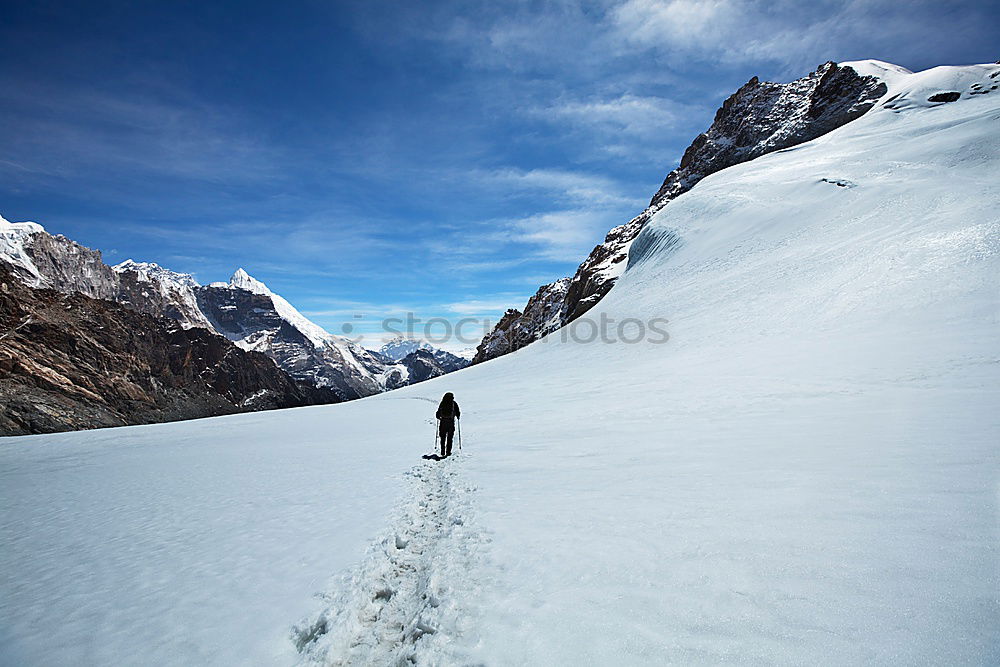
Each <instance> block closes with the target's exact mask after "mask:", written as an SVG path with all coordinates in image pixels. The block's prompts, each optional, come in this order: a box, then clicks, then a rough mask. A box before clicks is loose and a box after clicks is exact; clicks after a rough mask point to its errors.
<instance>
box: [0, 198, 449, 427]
mask: <svg viewBox="0 0 1000 667" xmlns="http://www.w3.org/2000/svg"><path fill="white" fill-rule="evenodd" d="M0 266H3V267H5V269H6V272H5V275H6V276H7V277H8V278H9V279H13V280H17V281H19V282H21V283H23V284H24V285H25V286H27V287H30V288H34V289H37V290H45V289H48V290H54V291H56V292H58V293H62V294H78V295H81V296H83V297H87V298H89V299H100V300H105V301H111V302H114V303H116V304H118V305H120V306H123V307H125V308H127V309H130V310H132V311H137V312H138V313H142V314H145V315H150V316H153V317H154V318H165V319H167V320H169V321H170V322H173V323H174V324H173V325H170V323H169V322H168V323H163V325H162V326H163V327H165V328H164V331H166V330H171V331H174V330H176V328H177V327H180V328H181V329H185V330H194V329H199V330H206V331H208V332H210V333H212V334H218V335H219V336H221V337H224V338H225V339H226V341H228V343H229V344H230V346H231V347H235V348H237V349H238V350H241V351H247V352H255V353H261V354H262V355H264V356H265V357H267V358H270V359H271V360H272V361H273V362H274V364H276V366H277V369H280V371H282V372H284V373H285V374H287V376H288V378H289V380H288V382H289V383H290V384H291V385H292V386H296V385H299V386H301V387H305V388H307V389H315V390H318V393H317V392H314V391H306V392H305V394H303V396H302V397H300V400H299V401H298V403H297V404H307V403H310V402H317V401H318V402H332V401H345V400H351V399H354V398H360V397H363V396H369V395H372V394H376V393H379V392H382V391H386V390H389V389H395V388H397V387H402V386H405V385H408V384H412V383H414V382H420V381H423V380H426V379H428V378H432V377H437V376H439V375H443V374H445V373H449V372H452V371H454V370H458V369H460V368H463V367H464V366H466V365H468V361H467V360H466V359H462V358H460V357H457V356H455V355H452V354H450V353H448V352H444V351H442V350H437V349H434V348H433V347H431V346H429V345H427V344H426V343H424V344H419V343H415V342H414V341H398V342H396V344H395V345H392V344H389V345H387V346H386V348H385V349H384V352H383V353H380V352H373V351H370V350H367V349H365V348H363V347H361V346H360V345H357V344H355V343H353V342H351V341H350V340H348V339H346V338H343V337H340V336H335V335H333V334H330V333H328V332H327V331H325V330H324V329H323V328H322V327H320V326H318V325H316V324H315V323H313V322H311V321H310V320H309V319H308V318H306V317H305V316H303V315H302V314H301V313H300V312H299V311H298V310H296V309H295V307H294V306H292V305H291V304H290V303H289V302H288V301H286V300H285V299H284V298H282V297H281V296H279V295H278V294H275V293H274V292H272V291H271V290H270V289H268V287H267V286H266V285H264V283H262V282H260V281H258V280H256V279H254V278H253V277H252V276H250V275H249V274H248V273H247V272H246V271H244V270H243V269H238V270H237V271H236V272H235V273H234V274H233V276H232V278H231V279H230V281H229V282H228V283H222V282H217V283H212V284H210V285H200V284H199V283H198V282H197V281H196V280H195V279H194V278H193V277H192V276H191V275H189V274H184V273H177V272H175V271H171V270H169V269H166V268H164V267H161V266H159V265H157V264H153V263H148V262H136V261H133V260H127V261H125V262H122V263H121V264H118V265H116V266H108V265H107V264H105V263H104V262H103V261H102V257H101V253H100V251H98V250H92V249H90V248H86V247H84V246H81V245H79V244H78V243H76V242H74V241H72V240H70V239H68V238H66V237H64V236H60V235H52V234H49V233H48V232H46V231H45V229H44V228H43V227H42V226H41V225H39V224H37V223H34V222H18V223H12V222H8V221H7V220H4V219H3V218H0ZM28 294H29V293H28V292H23V291H17V295H18V297H19V298H20V300H21V301H23V302H25V307H26V308H27V309H28V310H27V311H26V312H30V311H31V306H30V302H31V301H32V298H30V297H29V296H27V295H28ZM39 298H41V297H39ZM46 298H50V297H46ZM64 319H65V318H64ZM116 322H118V323H119V324H124V323H135V322H134V321H133V320H130V319H129V318H124V319H119V320H116ZM77 325H78V327H77V328H79V329H80V330H81V331H84V329H85V325H83V324H82V323H77ZM100 326H108V324H107V323H102V324H101V325H100ZM144 326H148V323H147V324H145V325H144ZM127 334H128V332H124V331H123V332H121V335H122V337H123V338H124V337H127ZM193 335H196V334H193ZM7 342H8V343H9V342H10V341H7ZM0 352H2V350H0ZM10 354H13V353H12V352H11V353H10ZM277 369H276V370H277ZM121 370H122V372H126V370H127V369H121ZM39 372H41V371H39ZM259 389H260V391H264V390H265V389H266V388H265V387H264V386H261V387H260V388H259ZM53 391H55V389H53ZM306 395H308V398H305V396H306ZM240 401H242V399H240ZM240 401H237V402H236V403H234V404H233V406H229V407H234V408H240V407H244V408H247V409H258V407H259V406H260V407H274V405H272V404H270V403H267V402H259V401H258V402H256V403H255V402H250V403H246V404H245V405H244V404H241V403H240ZM290 404H296V399H294V398H288V399H287V400H285V401H284V402H283V403H282V405H285V406H287V405H290ZM226 410H228V407H227V408H226ZM226 410H224V411H226ZM229 411H231V410H229ZM182 413H183V411H182V412H179V413H177V414H182ZM183 414H187V413H183ZM137 415H138V413H136V416H134V419H133V420H132V421H129V419H128V418H127V417H122V418H121V419H124V420H125V421H126V422H128V423H139V422H138V421H135V420H136V419H137V420H139V421H142V420H143V419H145V417H140V416H137ZM202 416H204V415H202ZM164 418H166V417H164ZM119 421H121V420H119ZM37 423H38V424H43V423H48V422H46V421H45V420H41V421H38V422H37ZM68 423H72V424H77V425H76V426H74V427H77V428H78V427H80V426H79V425H78V424H80V423H82V422H81V421H80V420H78V419H76V418H71V419H69V420H68ZM109 423H117V422H115V420H114V419H112V420H111V421H110V422H109V421H108V420H97V421H96V422H94V425H108V424H109ZM39 428H42V426H39ZM29 430H30V429H29Z"/></svg>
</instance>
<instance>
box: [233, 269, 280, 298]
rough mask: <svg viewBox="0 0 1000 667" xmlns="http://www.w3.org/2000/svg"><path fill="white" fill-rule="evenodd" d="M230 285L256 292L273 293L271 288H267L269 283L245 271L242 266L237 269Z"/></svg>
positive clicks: (234, 287)
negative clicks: (266, 283)
mask: <svg viewBox="0 0 1000 667" xmlns="http://www.w3.org/2000/svg"><path fill="white" fill-rule="evenodd" d="M229 286H230V287H232V288H233V289H242V290H246V291H248V292H254V293H255V294H271V290H269V289H268V288H267V285H265V284H264V283H262V282H260V281H259V280H257V279H256V278H254V277H253V276H251V275H250V274H249V273H247V272H246V271H244V270H243V268H242V267H241V268H239V269H236V273H234V274H233V277H232V278H230V279H229Z"/></svg>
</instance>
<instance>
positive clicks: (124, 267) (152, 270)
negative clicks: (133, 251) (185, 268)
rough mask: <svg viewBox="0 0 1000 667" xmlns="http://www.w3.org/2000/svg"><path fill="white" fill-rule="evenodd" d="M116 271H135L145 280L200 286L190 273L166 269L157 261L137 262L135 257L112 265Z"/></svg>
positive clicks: (164, 283) (166, 283) (184, 285)
mask: <svg viewBox="0 0 1000 667" xmlns="http://www.w3.org/2000/svg"><path fill="white" fill-rule="evenodd" d="M111 268H112V269H113V270H114V271H115V273H124V272H126V271H134V272H135V273H136V274H138V276H139V280H141V281H143V282H159V283H161V284H163V285H176V286H183V287H190V288H195V287H198V286H199V285H198V281H196V280H195V279H194V276H192V275H191V274H190V273H178V272H177V271H171V270H170V269H165V268H163V267H162V266H160V265H159V264H156V263H155V262H137V261H135V260H133V259H126V260H125V261H124V262H121V263H120V264H115V265H114V266H112V267H111Z"/></svg>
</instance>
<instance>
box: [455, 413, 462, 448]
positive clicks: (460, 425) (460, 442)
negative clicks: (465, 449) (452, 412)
mask: <svg viewBox="0 0 1000 667" xmlns="http://www.w3.org/2000/svg"><path fill="white" fill-rule="evenodd" d="M455 421H456V422H458V451H462V418H461V417H459V418H458V419H456V420H455Z"/></svg>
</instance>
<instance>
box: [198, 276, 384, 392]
mask: <svg viewBox="0 0 1000 667" xmlns="http://www.w3.org/2000/svg"><path fill="white" fill-rule="evenodd" d="M244 273H245V272H244ZM238 282H239V277H237V278H236V279H235V281H234V282H233V283H231V284H230V285H229V286H224V285H218V284H215V285H209V286H207V287H201V288H199V289H198V294H197V295H198V306H199V308H200V309H201V312H203V313H204V314H205V316H206V317H207V318H208V320H209V322H210V323H211V324H212V327H213V328H214V329H215V330H216V331H218V332H219V333H221V334H222V335H224V336H226V337H227V338H229V339H230V340H232V341H234V342H235V343H236V344H237V345H239V346H240V347H241V348H243V349H246V350H256V351H259V352H262V353H264V354H267V356H269V357H271V358H272V359H274V361H275V362H276V363H277V364H278V366H279V367H280V368H281V369H282V370H284V371H285V372H286V373H288V374H289V375H291V376H292V377H293V378H295V379H296V380H299V381H300V382H307V383H309V384H311V385H313V386H316V387H327V388H330V389H331V390H333V391H334V392H336V394H337V395H338V396H339V397H340V399H341V400H350V399H353V398H359V397H361V396H370V395H371V394H375V393H378V392H379V391H382V389H383V387H382V386H381V384H380V383H379V381H378V378H377V377H376V375H378V374H379V373H382V372H383V371H384V369H383V367H382V366H383V365H382V364H381V362H380V361H379V360H377V359H375V358H374V357H373V356H372V355H371V354H370V353H368V352H367V350H364V349H362V348H360V347H358V346H354V345H351V344H349V343H348V342H347V341H343V342H342V343H341V341H340V340H338V339H335V338H334V337H333V336H330V335H329V334H326V333H325V332H323V333H324V334H325V336H319V337H317V336H313V337H310V336H309V335H308V334H307V332H305V331H303V330H302V329H301V328H299V327H297V326H295V324H294V319H295V318H290V317H287V314H283V313H281V312H279V309H278V307H277V306H276V304H275V301H276V299H277V298H280V297H276V296H275V295H272V294H270V293H269V292H264V291H256V292H251V291H249V290H247V289H243V288H239V287H235V286H232V285H234V284H236V283H238ZM286 303H287V302H286ZM289 307H290V306H289ZM300 317H301V316H300ZM338 343H341V344H338ZM369 357H370V358H369ZM359 358H360V359H359ZM361 360H363V361H367V362H369V363H368V366H366V365H365V364H364V363H362V361H361Z"/></svg>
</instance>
